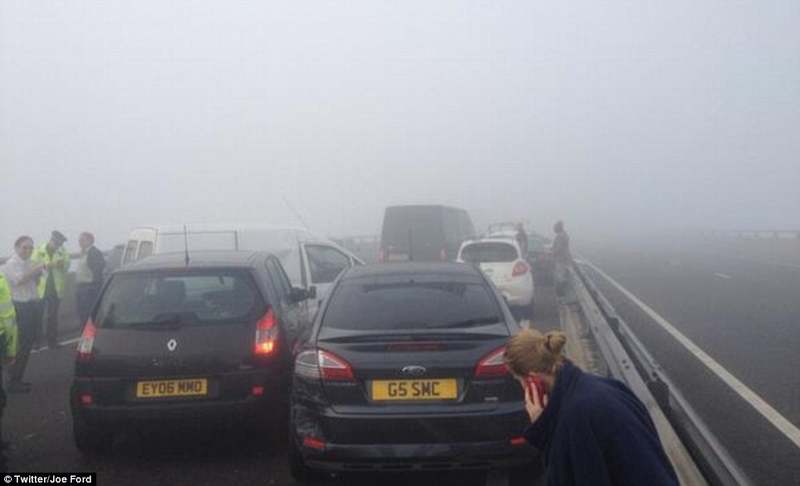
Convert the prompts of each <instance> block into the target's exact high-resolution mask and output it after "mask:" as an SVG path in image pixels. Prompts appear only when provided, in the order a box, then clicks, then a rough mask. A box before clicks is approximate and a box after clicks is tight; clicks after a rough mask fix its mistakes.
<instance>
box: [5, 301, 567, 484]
mask: <svg viewBox="0 0 800 486" xmlns="http://www.w3.org/2000/svg"><path fill="white" fill-rule="evenodd" d="M539 293H540V294H541V295H540V296H539V301H538V312H539V315H540V319H539V321H538V322H537V325H540V326H541V327H545V328H556V327H558V312H557V310H556V308H555V305H554V299H553V296H552V290H551V289H549V288H542V289H541V290H540V291H539ZM74 358H75V344H74V342H72V343H71V344H70V345H67V346H64V347H63V348H61V349H58V350H44V351H41V352H37V353H36V354H34V355H33V356H32V357H31V360H30V364H29V368H28V372H27V374H26V379H27V380H28V381H31V382H32V383H33V385H34V388H33V391H32V392H31V393H30V394H13V395H9V400H8V405H7V408H6V412H5V418H4V428H5V430H4V433H5V439H6V440H8V441H10V442H11V443H12V448H11V450H10V452H9V454H8V455H9V470H10V471H14V472H78V471H80V472H97V476H98V484H100V485H104V484H114V485H115V486H124V485H141V484H187V485H192V486H203V485H218V484H263V485H292V484H296V483H295V482H293V480H292V479H291V476H290V475H289V470H288V465H287V461H286V445H285V441H284V440H270V439H269V438H256V439H253V437H252V436H249V435H248V434H247V433H246V431H242V430H224V429H216V430H214V429H207V428H202V427H201V428H197V429H193V430H190V429H177V428H175V427H169V426H162V427H159V428H154V429H152V430H131V431H129V432H127V433H124V434H121V435H120V436H119V437H117V439H116V440H115V443H114V447H113V451H112V453H111V454H109V455H108V456H105V457H101V458H95V459H87V458H84V457H83V456H82V455H81V454H80V453H79V452H78V451H77V449H75V446H74V445H73V441H72V419H71V416H70V410H69V402H68V396H69V386H70V382H71V379H72V370H73V363H74ZM154 481H155V483H154ZM412 482H413V483H414V484H415V485H417V486H427V485H430V486H434V485H435V486H448V485H454V486H455V485H459V486H461V485H464V486H484V485H491V486H502V485H506V484H509V481H508V478H507V476H506V474H505V473H504V472H500V471H494V472H490V473H488V474H486V473H482V472H477V473H476V472H474V471H473V472H463V473H453V472H446V473H436V474H434V473H431V474H426V475H412V476H409V475H405V474H393V475H381V476H374V475H370V476H346V477H341V478H339V479H338V480H335V481H332V484H339V485H341V484H364V485H372V484H386V485H393V484H397V485H404V484H410V483H412ZM533 484H536V480H535V478H531V480H530V481H529V482H528V481H526V485H533Z"/></svg>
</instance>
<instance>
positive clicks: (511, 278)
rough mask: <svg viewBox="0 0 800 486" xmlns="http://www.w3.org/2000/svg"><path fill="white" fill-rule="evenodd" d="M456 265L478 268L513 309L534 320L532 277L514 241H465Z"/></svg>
mask: <svg viewBox="0 0 800 486" xmlns="http://www.w3.org/2000/svg"><path fill="white" fill-rule="evenodd" d="M457 261H458V262H461V263H470V264H473V265H477V266H478V267H479V268H480V269H481V271H482V272H483V273H484V274H485V275H486V276H487V277H489V279H490V280H491V281H492V283H494V286H495V287H497V290H498V291H499V292H500V294H501V295H502V296H503V298H505V300H506V302H507V303H508V305H509V306H510V307H511V308H512V309H516V310H520V311H522V313H523V314H525V315H526V316H527V317H529V318H530V317H533V301H534V290H535V289H534V283H533V274H532V272H531V267H530V264H528V262H526V261H525V259H524V258H522V255H521V252H520V249H519V244H518V243H517V241H516V240H515V239H514V238H510V237H495V238H483V239H480V240H469V241H465V242H464V243H462V244H461V249H460V250H459V251H458V259H457Z"/></svg>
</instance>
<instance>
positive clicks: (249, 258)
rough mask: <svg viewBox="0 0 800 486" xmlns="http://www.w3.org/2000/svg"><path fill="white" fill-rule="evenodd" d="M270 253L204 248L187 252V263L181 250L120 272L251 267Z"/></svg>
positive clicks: (132, 264)
mask: <svg viewBox="0 0 800 486" xmlns="http://www.w3.org/2000/svg"><path fill="white" fill-rule="evenodd" d="M270 255H271V253H267V252H262V251H234V250H204V251H196V252H191V251H190V252H189V265H188V266H187V265H186V254H185V253H183V252H175V253H159V254H156V255H152V256H149V257H147V258H144V259H142V260H139V261H137V262H134V263H131V264H129V265H126V266H125V267H124V268H123V269H122V270H118V272H120V273H125V272H129V271H130V272H136V271H143V270H163V269H174V268H215V267H226V268H230V267H242V268H249V267H253V266H254V265H255V264H256V262H259V261H263V260H264V259H265V258H267V257H268V256H270Z"/></svg>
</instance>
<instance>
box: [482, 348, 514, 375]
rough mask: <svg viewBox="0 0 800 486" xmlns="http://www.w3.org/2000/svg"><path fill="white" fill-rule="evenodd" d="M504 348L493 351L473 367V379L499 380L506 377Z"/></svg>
mask: <svg viewBox="0 0 800 486" xmlns="http://www.w3.org/2000/svg"><path fill="white" fill-rule="evenodd" d="M505 350H506V347H505V346H503V347H501V348H499V349H495V350H494V351H492V352H491V353H489V354H487V355H486V356H484V357H483V358H482V359H481V360H480V361H478V365H477V366H476V367H475V378H499V377H501V376H506V375H508V368H507V367H506V363H505V361H503V353H504V352H505Z"/></svg>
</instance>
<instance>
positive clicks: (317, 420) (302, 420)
mask: <svg viewBox="0 0 800 486" xmlns="http://www.w3.org/2000/svg"><path fill="white" fill-rule="evenodd" d="M291 413H292V432H291V433H292V434H293V436H294V437H293V439H294V443H295V444H298V445H299V446H298V448H299V452H300V454H301V455H302V456H303V459H304V460H305V462H306V464H307V465H308V466H310V467H312V468H315V469H321V470H327V471H370V470H372V471H380V470H386V471H390V470H395V471H396V470H432V469H488V468H495V467H511V466H517V465H524V464H527V463H529V462H531V461H532V460H533V459H534V458H535V457H536V454H535V452H534V451H535V450H534V449H533V448H531V447H530V446H528V445H527V443H524V442H523V443H522V444H519V445H512V443H511V439H512V438H517V439H520V438H521V437H520V436H521V435H522V431H523V430H524V428H525V426H526V425H527V424H528V423H529V421H528V418H527V415H526V414H525V412H524V410H523V408H522V405H521V404H512V403H506V404H501V405H499V406H498V409H497V410H495V411H492V412H487V413H469V414H446V415H382V414H369V415H365V414H359V415H350V414H347V415H344V414H339V413H336V412H334V411H332V410H331V409H328V408H325V409H313V408H309V407H307V406H305V405H298V404H295V405H294V406H293V407H292V411H291ZM309 437H311V438H314V439H317V440H318V441H322V442H323V443H324V447H323V448H319V444H317V447H316V448H314V447H308V446H306V445H304V444H303V441H304V439H306V438H309Z"/></svg>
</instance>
